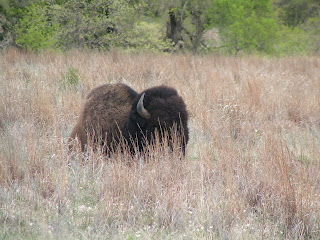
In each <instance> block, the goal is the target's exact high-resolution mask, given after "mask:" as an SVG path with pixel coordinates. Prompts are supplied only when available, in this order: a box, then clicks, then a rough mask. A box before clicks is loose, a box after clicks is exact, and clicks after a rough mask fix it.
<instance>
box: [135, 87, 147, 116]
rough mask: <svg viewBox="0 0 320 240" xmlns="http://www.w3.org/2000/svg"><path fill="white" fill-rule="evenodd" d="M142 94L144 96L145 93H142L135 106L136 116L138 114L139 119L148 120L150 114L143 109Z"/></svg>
mask: <svg viewBox="0 0 320 240" xmlns="http://www.w3.org/2000/svg"><path fill="white" fill-rule="evenodd" d="M144 94H145V93H143V94H142V95H141V97H140V99H139V102H138V104H137V112H138V114H139V115H140V116H141V117H143V118H145V119H149V118H150V113H149V112H148V111H147V109H145V108H144V106H143V99H144Z"/></svg>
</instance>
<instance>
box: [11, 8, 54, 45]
mask: <svg viewBox="0 0 320 240" xmlns="http://www.w3.org/2000/svg"><path fill="white" fill-rule="evenodd" d="M48 10H49V5H48V4H47V3H46V2H38V3H37V4H33V3H32V4H30V5H29V6H28V7H26V8H25V9H24V10H23V11H22V15H23V17H22V18H21V19H20V20H19V22H18V24H17V25H16V26H15V34H16V43H18V44H20V45H21V46H22V47H24V48H26V49H31V50H41V49H47V48H53V47H54V46H55V42H56V41H55V37H54V36H55V34H56V31H57V29H58V25H57V24H53V23H52V22H50V21H49V20H50V19H49V17H48V15H47V12H48Z"/></svg>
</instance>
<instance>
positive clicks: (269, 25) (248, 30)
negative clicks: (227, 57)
mask: <svg viewBox="0 0 320 240" xmlns="http://www.w3.org/2000/svg"><path fill="white" fill-rule="evenodd" d="M208 16H209V19H210V23H209V26H210V27H215V28H218V30H219V33H220V36H221V38H222V39H223V43H224V46H223V47H225V48H226V49H227V51H228V52H230V53H234V54H237V53H238V52H239V51H248V52H266V53H270V52H272V50H273V45H274V43H275V41H276V39H277V30H278V29H277V24H276V21H275V20H274V19H273V18H272V2H271V1H270V0H215V1H214V3H213V5H212V7H211V8H210V9H209V11H208Z"/></svg>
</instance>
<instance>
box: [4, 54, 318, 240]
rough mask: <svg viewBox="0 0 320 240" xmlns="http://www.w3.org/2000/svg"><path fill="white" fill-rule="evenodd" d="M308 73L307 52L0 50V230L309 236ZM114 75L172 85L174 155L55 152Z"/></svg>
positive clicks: (312, 67)
mask: <svg viewBox="0 0 320 240" xmlns="http://www.w3.org/2000/svg"><path fill="white" fill-rule="evenodd" d="M319 76H320V59H319V58H317V57H289V58H281V59H273V58H272V59H270V58H263V57H242V58H234V57H220V56H214V55H210V56H192V55H188V54H186V55H153V54H132V55H129V54H123V53H120V52H116V51H114V52H109V53H94V52H80V51H72V52H69V53H66V54H62V53H53V52H44V53H38V54H35V53H23V52H19V51H17V50H15V49H8V50H6V51H4V52H3V53H1V55H0V239H44V238H47V239H93V238H94V239H109V238H112V239H305V238H306V239H319V238H320V211H319V209H320V187H319V186H320V185H319V174H320V139H319V138H320V77H319ZM114 82H124V83H126V84H128V85H130V86H131V87H133V88H134V89H136V90H137V91H141V90H143V89H145V88H148V87H151V86H155V85H159V84H166V85H170V86H173V87H175V88H176V89H177V90H178V92H179V94H180V95H181V96H182V97H183V98H184V100H185V102H186V104H187V107H188V111H189V113H190V121H189V129H190V142H189V144H188V147H187V153H186V158H184V159H183V158H181V156H180V155H179V153H178V152H174V154H172V153H170V152H168V151H167V150H166V149H165V148H160V147H158V146H157V145H156V146H153V147H150V149H151V150H152V151H149V153H148V154H147V155H146V156H145V158H144V159H143V160H141V159H140V158H139V157H133V158H132V157H131V156H129V155H128V154H114V155H112V156H111V157H110V158H107V157H105V156H103V155H101V154H100V153H99V152H94V151H91V150H90V149H89V151H88V152H87V153H84V154H83V153H81V152H79V151H74V152H72V153H68V146H67V137H68V136H69V134H70V133H71V130H72V128H73V126H74V124H75V122H76V120H77V117H78V116H79V112H80V108H81V103H83V99H84V97H85V95H86V94H87V93H88V91H89V90H90V89H92V88H93V87H95V86H98V85H100V84H103V83H114ZM128 163H129V164H128Z"/></svg>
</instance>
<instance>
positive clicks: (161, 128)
mask: <svg viewBox="0 0 320 240" xmlns="http://www.w3.org/2000/svg"><path fill="white" fill-rule="evenodd" d="M173 129H174V131H173ZM156 133H157V136H158V139H160V142H161V143H162V142H164V140H163V136H166V137H167V140H168V141H167V143H168V145H169V146H170V147H171V148H172V141H173V138H174V136H173V135H175V136H177V139H178V143H179V146H180V148H181V151H182V153H183V155H185V148H186V145H187V143H188V139H189V132H188V112H187V109H186V105H185V103H184V101H183V99H182V98H181V97H180V96H179V95H178V93H177V91H176V90H175V89H174V88H171V87H167V86H158V87H153V88H149V89H147V90H144V91H143V92H141V93H137V92H136V91H135V90H133V89H132V88H130V87H129V86H127V85H125V84H122V83H116V84H104V85H101V86H98V87H96V88H94V89H93V90H92V91H91V92H89V94H88V95H87V97H86V99H85V103H84V106H83V109H82V111H81V113H80V116H79V119H78V121H77V123H76V125H75V127H74V129H73V131H72V133H71V135H70V140H73V139H75V138H78V141H79V142H80V146H81V150H82V151H84V150H85V148H86V145H87V143H88V139H91V140H92V142H93V143H94V144H95V145H97V144H99V145H100V144H101V145H102V146H103V147H105V151H106V153H108V152H111V151H112V150H114V149H116V148H118V147H119V146H120V147H121V149H122V150H123V146H126V147H127V148H128V149H129V150H130V151H131V153H132V154H133V153H136V152H137V150H138V152H141V153H142V152H144V151H145V149H144V148H145V146H146V145H147V144H152V143H153V142H154V139H155V136H156Z"/></svg>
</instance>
